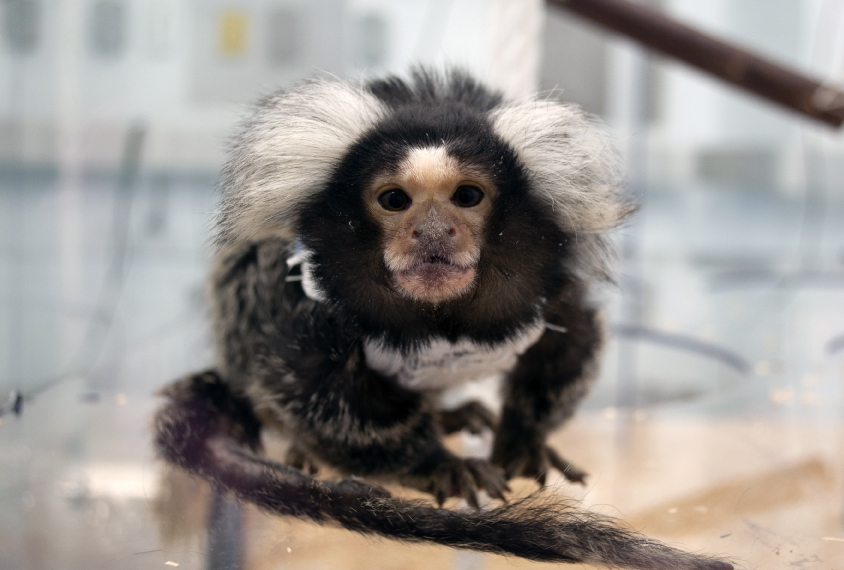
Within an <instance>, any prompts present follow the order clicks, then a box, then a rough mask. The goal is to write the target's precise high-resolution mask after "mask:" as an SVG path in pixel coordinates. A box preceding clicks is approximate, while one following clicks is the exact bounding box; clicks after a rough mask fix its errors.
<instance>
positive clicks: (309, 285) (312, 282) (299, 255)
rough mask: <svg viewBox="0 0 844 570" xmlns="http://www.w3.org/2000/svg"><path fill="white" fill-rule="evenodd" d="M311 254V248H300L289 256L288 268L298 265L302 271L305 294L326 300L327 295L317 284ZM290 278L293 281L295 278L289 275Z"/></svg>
mask: <svg viewBox="0 0 844 570" xmlns="http://www.w3.org/2000/svg"><path fill="white" fill-rule="evenodd" d="M311 255H312V252H311V251H310V250H307V249H299V250H298V251H296V253H294V254H293V255H291V256H290V257H288V258H287V270H288V272H289V271H290V270H291V269H293V268H294V267H296V266H297V265H298V266H299V267H300V269H301V271H302V278H301V279H300V280H299V281H301V283H302V290H303V291H304V292H305V296H307V297H308V298H309V299H313V300H314V301H321V302H324V301H325V300H326V299H327V296H326V295H325V293H323V292H322V289H320V288H319V285H317V282H316V279H314V274H313V268H312V267H311V261H310V257H311ZM288 280H289V281H293V280H294V279H292V278H290V277H288Z"/></svg>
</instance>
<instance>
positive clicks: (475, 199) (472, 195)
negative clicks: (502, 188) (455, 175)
mask: <svg viewBox="0 0 844 570" xmlns="http://www.w3.org/2000/svg"><path fill="white" fill-rule="evenodd" d="M451 199H452V200H454V203H455V204H457V205H458V206H460V207H461V208H471V207H472V206H477V205H478V204H480V203H481V200H483V199H484V193H483V192H482V191H481V189H480V188H478V187H477V186H470V185H469V184H464V185H463V186H459V187H458V188H457V191H456V192H455V193H454V196H452V197H451Z"/></svg>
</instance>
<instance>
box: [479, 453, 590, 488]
mask: <svg viewBox="0 0 844 570" xmlns="http://www.w3.org/2000/svg"><path fill="white" fill-rule="evenodd" d="M508 451H509V453H507V452H501V451H500V450H495V451H494V452H493V457H492V462H493V464H494V465H498V466H500V467H502V468H503V469H504V473H505V475H506V476H507V479H508V480H509V479H512V478H513V477H528V478H533V479H536V481H537V482H538V483H539V484H540V485H542V486H544V485H545V481H546V479H547V477H548V469H549V468H550V467H554V468H555V469H557V470H558V471H560V472H561V473H562V474H563V477H565V478H566V479H567V480H569V481H571V482H572V483H580V484H581V485H585V484H586V477H587V476H588V474H587V473H586V472H585V471H583V470H582V469H580V468H579V467H577V466H575V465H574V464H572V463H571V462H569V461H568V460H567V459H564V458H563V457H562V456H561V455H560V454H559V453H557V452H556V451H555V450H554V449H553V448H551V447H548V446H547V445H544V446H540V447H534V448H531V447H530V446H522V447H519V448H515V449H511V450H508Z"/></svg>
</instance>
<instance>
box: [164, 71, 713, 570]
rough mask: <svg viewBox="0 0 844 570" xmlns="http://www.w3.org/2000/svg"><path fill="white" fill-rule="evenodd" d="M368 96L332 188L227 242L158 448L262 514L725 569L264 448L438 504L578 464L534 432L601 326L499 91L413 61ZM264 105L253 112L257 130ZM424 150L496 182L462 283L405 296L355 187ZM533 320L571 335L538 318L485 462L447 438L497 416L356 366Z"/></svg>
mask: <svg viewBox="0 0 844 570" xmlns="http://www.w3.org/2000/svg"><path fill="white" fill-rule="evenodd" d="M368 89H369V92H370V93H371V94H372V95H374V96H375V97H376V98H377V99H378V100H379V101H380V102H381V104H383V105H384V106H385V108H386V109H388V110H389V112H388V113H387V114H386V115H385V116H384V117H383V118H381V119H380V120H379V121H378V122H377V123H375V124H374V125H373V126H372V127H371V128H369V129H367V130H366V131H365V132H363V134H362V135H361V136H360V137H359V138H358V139H357V140H356V141H355V142H354V143H353V144H351V146H350V147H349V148H348V149H347V151H346V153H345V155H344V156H343V157H342V159H341V160H339V161H338V162H337V163H336V164H334V165H326V168H331V169H332V170H331V173H330V176H329V177H328V181H327V182H326V183H325V184H324V185H321V186H320V187H318V188H317V189H316V190H314V191H313V192H311V194H310V196H309V197H308V198H307V199H304V200H301V201H300V202H298V206H297V209H296V219H295V223H294V227H293V228H291V229H292V231H291V232H287V233H286V234H284V232H281V233H280V234H277V235H274V236H270V237H262V238H259V239H241V240H240V241H239V242H237V241H236V240H235V239H234V238H233V237H232V236H231V234H227V235H226V240H227V241H226V242H225V248H224V249H223V250H222V251H221V252H220V253H219V255H218V259H217V263H216V271H215V273H214V275H213V278H212V288H211V289H212V296H213V300H214V307H215V322H216V334H217V339H218V345H219V352H220V362H219V367H218V370H217V371H213V372H207V373H204V374H201V375H197V376H196V377H192V378H187V379H184V380H181V381H179V382H177V383H175V384H173V385H172V386H170V387H169V388H167V389H166V390H165V392H164V395H165V396H166V397H168V399H169V402H168V403H167V404H166V405H165V407H164V408H163V409H162V410H161V411H160V412H159V413H158V415H157V418H156V433H157V436H156V437H157V445H158V449H159V453H160V455H161V456H162V457H163V458H164V459H166V460H167V461H169V462H172V463H174V464H177V465H180V466H182V467H184V468H186V469H187V470H189V471H191V472H192V473H195V474H197V475H199V476H202V477H204V478H205V479H207V480H209V481H211V482H212V483H215V484H217V485H219V486H221V487H222V488H224V489H227V490H230V491H232V492H233V493H235V494H236V495H237V496H239V497H241V498H243V499H244V500H248V501H251V502H254V503H256V504H257V505H259V506H260V507H262V508H264V509H266V510H269V511H271V512H275V513H278V514H285V515H292V516H298V517H302V518H308V519H311V520H314V521H317V522H325V521H334V522H336V523H339V524H340V525H341V526H343V527H345V528H349V529H351V530H355V531H358V532H366V533H375V534H380V535H382V536H388V537H393V538H401V539H403V540H430V541H434V542H438V543H441V544H446V545H451V546H460V547H464V548H472V549H475V550H481V551H489V552H501V553H510V554H516V555H518V556H522V557H525V558H529V559H533V560H548V561H559V562H586V563H590V564H601V565H607V566H623V567H629V568H641V569H645V568H648V569H651V568H660V569H662V568H664V569H666V570H668V569H669V568H677V567H683V568H690V569H691V568H695V569H697V568H701V569H702V568H712V569H716V568H717V569H726V568H729V564H726V563H724V562H721V561H718V560H714V559H710V558H705V557H700V556H696V555H692V554H689V553H686V552H682V551H679V550H676V549H673V548H670V547H667V546H665V545H662V544H660V543H657V542H654V541H650V540H648V539H646V538H644V537H642V536H641V535H638V534H636V533H635V532H632V531H629V530H627V529H624V528H622V527H621V526H619V525H618V524H617V523H616V522H614V521H612V520H610V519H608V518H606V517H601V516H598V515H594V514H590V513H586V512H583V511H580V510H577V509H576V508H575V507H573V506H572V505H569V504H567V503H565V502H560V501H558V500H555V499H553V498H551V497H550V496H547V495H544V494H539V495H536V496H533V497H531V498H529V499H527V500H524V501H520V502H516V503H513V504H509V505H505V506H503V507H500V508H497V509H493V510H491V511H461V512H452V511H446V510H441V509H432V508H429V507H425V506H422V505H418V504H413V503H408V502H404V501H401V500H398V499H394V498H391V497H390V496H389V494H388V493H387V492H386V491H384V490H383V489H380V488H378V487H374V486H371V485H368V484H366V483H363V482H361V481H358V480H356V479H344V480H342V481H339V482H321V481H317V480H315V479H313V478H312V477H310V476H308V475H306V474H305V473H303V472H302V471H300V470H299V469H296V468H293V467H290V466H285V465H281V464H277V463H274V462H270V461H267V460H264V459H261V458H260V457H258V456H257V455H256V453H257V452H258V451H259V432H260V426H261V425H262V423H272V424H275V425H276V426H277V427H281V428H282V429H283V430H285V431H286V432H287V433H290V434H292V435H294V436H295V445H294V447H293V448H292V450H291V453H290V455H289V456H288V457H289V460H290V462H292V463H294V464H296V465H299V466H304V465H306V464H307V465H314V464H319V463H324V464H329V465H331V466H333V467H335V468H337V469H339V470H341V471H344V472H346V473H349V474H354V475H364V476H365V475H392V476H394V477H396V478H397V479H398V480H399V481H400V482H402V483H404V484H406V485H412V486H415V487H417V488H419V489H422V490H425V491H429V492H431V493H432V494H434V495H435V496H436V497H437V499H438V500H439V501H440V502H442V500H444V499H445V497H447V496H449V495H458V496H463V497H464V498H466V499H467V500H468V501H469V502H470V504H477V497H476V490H478V489H481V490H485V491H487V492H488V493H489V494H490V495H491V496H494V497H500V498H503V491H504V490H505V489H506V482H505V477H504V476H505V475H506V477H507V478H509V477H514V476H519V475H526V476H534V477H537V478H539V479H540V481H542V482H544V478H545V474H546V473H547V471H548V469H549V468H550V467H551V466H554V467H557V468H559V469H561V470H564V471H565V474H566V476H567V477H569V479H571V480H575V481H577V480H579V481H582V480H583V477H584V476H585V474H584V473H582V472H580V471H579V470H577V469H576V468H575V467H573V466H571V465H570V464H569V463H568V462H567V461H565V460H564V459H562V458H561V457H559V456H558V455H557V454H556V452H554V451H553V450H551V449H549V448H547V447H546V445H545V440H546V437H547V435H548V433H549V432H550V431H551V430H553V429H555V428H556V427H559V426H560V425H561V424H562V423H563V422H564V421H565V420H566V419H568V418H569V417H570V416H571V415H572V413H573V412H574V409H575V407H576V405H577V404H578V402H579V401H580V400H581V399H582V397H583V396H584V394H585V393H586V390H587V389H588V386H589V384H590V381H591V378H592V376H593V374H592V368H593V367H594V365H595V360H596V357H597V353H598V351H599V349H600V345H601V334H600V327H599V326H598V323H597V318H596V312H595V310H594V309H593V308H592V307H591V306H590V305H589V304H588V303H587V301H586V295H587V290H588V285H589V284H588V283H586V282H585V281H584V279H583V277H582V276H581V275H580V274H579V273H578V272H577V271H576V270H575V267H576V265H577V263H578V259H577V255H578V253H577V249H576V244H577V243H578V236H576V235H574V233H573V230H571V229H567V228H565V227H563V226H562V225H561V224H560V221H559V220H560V217H559V215H557V214H555V213H553V212H551V211H550V209H549V208H548V206H547V204H546V203H544V202H543V201H542V200H541V199H540V197H539V196H540V194H539V193H538V189H537V188H536V187H535V185H536V182H535V180H534V179H533V178H532V177H531V173H530V172H528V170H527V168H526V166H525V163H524V161H523V160H522V158H521V157H520V156H519V154H518V150H517V149H516V148H514V147H513V146H511V145H510V144H509V143H507V142H506V141H505V140H503V139H502V138H501V137H500V136H499V135H498V134H497V133H496V130H495V128H494V124H493V122H492V120H491V118H490V112H491V111H493V110H494V109H496V108H497V107H498V106H499V105H501V104H502V103H503V98H502V97H501V95H500V94H498V93H495V92H492V91H489V90H487V89H485V88H483V87H482V86H480V85H479V84H477V83H476V82H474V81H473V80H472V79H471V78H469V77H468V76H466V75H465V74H460V73H451V74H448V75H447V76H445V77H442V78H441V77H438V76H436V75H435V74H431V73H427V72H418V73H417V74H416V75H415V76H414V77H413V79H412V80H411V81H410V82H405V81H402V80H399V79H396V78H388V79H385V80H381V81H376V82H373V83H371V84H369V85H368ZM274 100H275V99H273V98H270V99H268V100H267V102H265V105H266V106H271V105H272V101H274ZM261 112H262V111H260V110H259V115H258V116H257V118H255V119H252V122H250V123H249V124H250V125H254V124H259V123H260V120H261V115H260V113H261ZM266 131H267V132H271V129H267V130H266ZM260 132H263V131H260ZM255 136H256V135H251V134H250V135H243V136H242V137H241V139H240V140H241V141H249V140H252V139H254V137H255ZM267 136H269V135H267ZM250 137H251V138H250ZM243 144H246V142H244V143H243ZM432 145H434V146H443V147H445V149H446V151H447V153H448V154H449V155H450V156H451V157H454V158H455V159H456V160H457V161H458V162H459V163H461V164H463V165H465V166H470V167H473V168H475V169H480V170H482V171H483V172H485V173H487V175H488V176H489V177H490V178H491V179H492V181H493V182H494V184H495V187H496V189H497V193H496V195H495V199H494V201H493V203H492V213H491V214H490V216H489V218H488V220H487V223H486V225H485V229H484V232H485V234H484V236H483V239H482V244H483V247H482V252H481V257H480V261H479V263H478V266H477V271H476V280H475V284H474V286H473V289H472V290H471V292H470V293H469V294H467V295H465V296H462V297H459V298H456V299H452V300H449V301H445V302H442V303H440V304H437V305H434V304H429V303H424V302H421V301H414V300H411V299H408V298H406V297H402V296H400V295H398V294H396V292H395V291H394V288H393V287H394V286H393V284H392V281H391V277H390V274H389V271H388V269H387V267H386V265H385V262H384V258H383V243H382V242H383V239H384V236H383V235H382V231H381V228H380V226H379V225H378V223H376V221H375V220H374V219H372V218H371V217H370V214H368V212H367V209H366V206H365V203H364V200H363V190H364V189H365V188H367V187H368V185H369V184H370V183H371V182H372V181H373V180H374V178H375V177H376V176H378V175H379V174H383V173H385V172H387V173H389V172H391V171H393V170H395V169H396V168H397V167H398V165H399V164H400V163H401V161H402V160H403V159H404V158H405V157H406V156H407V154H408V152H409V151H410V150H411V149H413V148H417V147H425V146H432ZM242 160H244V158H243V156H241V155H236V156H235V158H233V161H242ZM256 168H257V167H255V168H253V166H249V169H252V170H249V171H250V172H252V171H255V169H256ZM244 169H245V167H244V168H240V166H239V165H238V164H234V165H229V167H227V172H228V173H229V174H227V176H228V177H229V179H230V180H238V176H239V174H237V173H239V172H241V171H243V170H244ZM246 170H248V169H246ZM244 200H245V198H244V197H238V198H237V200H232V201H230V202H228V205H227V206H226V208H228V209H226V210H224V211H225V212H226V213H227V214H226V215H231V216H234V215H236V214H237V213H238V212H237V208H238V207H241V208H242V207H243V204H244ZM267 218H268V219H271V218H272V213H269V214H268V215H267ZM238 223H240V222H238ZM220 224H221V226H222V227H224V228H226V230H227V231H229V230H230V229H231V228H235V227H238V226H237V224H236V223H230V222H228V221H227V220H226V219H223V220H221V222H220ZM291 234H292V235H295V236H296V237H297V238H298V240H300V242H301V243H302V244H303V245H304V246H305V247H306V248H307V249H308V250H309V251H310V252H312V255H311V257H310V260H309V262H310V264H311V267H312V269H313V276H314V278H315V279H316V282H317V284H318V286H319V289H320V290H321V291H322V292H323V294H324V296H325V297H326V300H322V301H318V300H315V299H312V298H310V297H308V296H307V295H306V294H305V291H304V289H303V286H302V283H301V281H300V279H301V278H302V274H301V272H299V269H298V267H297V268H295V273H294V272H292V271H291V268H290V267H288V264H287V261H286V260H287V259H288V258H289V257H290V256H291V255H293V254H294V253H295V248H296V246H295V244H294V242H293V241H292V238H291V237H290V235H291ZM581 239H583V238H581ZM538 319H539V320H540V321H541V320H545V321H547V322H549V323H552V324H554V325H557V326H558V327H565V328H566V329H567V332H566V333H560V332H556V331H552V330H546V331H545V332H544V334H542V336H541V337H540V338H539V340H538V341H537V342H536V343H535V344H534V345H533V346H531V347H530V348H529V349H528V350H527V351H526V352H525V353H524V354H522V355H521V356H520V357H519V358H518V362H517V364H516V365H515V367H514V368H513V369H512V370H510V371H509V374H508V375H507V378H506V381H505V385H504V400H505V404H504V408H503V410H502V412H501V417H500V420H499V421H498V422H497V425H495V428H496V429H495V431H496V437H495V444H494V450H493V455H492V458H491V462H488V461H485V460H480V459H462V458H458V457H456V456H454V455H453V454H451V453H450V452H448V451H447V450H446V449H445V448H444V447H443V445H442V443H441V441H440V436H441V435H442V433H443V431H454V429H457V428H459V425H455V423H454V422H455V421H457V420H460V418H463V419H465V420H466V421H467V422H469V421H470V420H472V417H473V416H474V417H475V420H474V421H476V422H480V424H477V425H487V426H489V425H493V424H495V422H494V421H493V420H492V419H491V416H490V415H489V413H488V412H484V411H482V410H479V409H477V408H472V409H468V408H467V409H466V410H465V411H464V412H461V413H463V414H464V415H462V416H461V415H460V414H457V415H451V416H449V415H444V414H442V413H440V412H439V411H438V410H436V409H435V408H434V405H433V402H434V401H433V398H432V394H429V393H425V392H417V391H413V390H410V389H408V388H406V387H404V386H402V385H400V384H399V382H398V381H397V380H396V378H393V377H387V376H383V375H381V374H379V373H378V372H376V371H374V370H372V369H370V368H369V367H368V366H367V364H366V356H365V343H366V342H367V341H373V340H378V341H381V342H382V343H383V344H384V345H386V346H389V347H393V348H395V349H400V350H402V351H404V354H408V353H411V352H412V351H414V350H416V349H418V348H420V347H422V346H424V345H425V343H426V342H428V341H430V340H431V339H434V338H440V339H446V340H448V341H451V342H455V341H458V340H466V339H468V340H471V341H474V342H475V343H476V344H477V345H480V346H494V345H496V343H501V342H504V341H507V340H508V339H511V338H513V337H514V336H516V335H517V334H519V333H521V332H523V331H525V330H527V329H528V328H529V327H531V326H532V325H533V326H535V325H536V322H537V320H538ZM259 418H260V419H259ZM449 422H451V423H449ZM470 425H471V424H470ZM477 425H476V427H477Z"/></svg>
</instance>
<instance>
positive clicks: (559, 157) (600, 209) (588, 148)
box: [490, 100, 635, 279]
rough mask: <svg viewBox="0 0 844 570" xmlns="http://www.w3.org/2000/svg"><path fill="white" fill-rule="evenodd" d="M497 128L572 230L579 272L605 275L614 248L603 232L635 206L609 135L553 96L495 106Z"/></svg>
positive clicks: (588, 275)
mask: <svg viewBox="0 0 844 570" xmlns="http://www.w3.org/2000/svg"><path fill="white" fill-rule="evenodd" d="M490 120H491V122H492V125H493V128H494V129H495V131H496V133H497V134H498V135H499V136H500V137H501V138H502V139H503V140H504V141H506V142H507V143H509V144H510V145H511V146H512V147H513V150H514V151H515V152H516V154H517V156H518V157H519V159H520V160H521V162H522V164H523V165H524V166H525V168H526V170H527V173H528V177H529V181H530V186H531V191H532V192H534V193H535V195H536V196H537V197H538V198H539V199H541V200H543V201H545V203H546V204H547V205H548V207H549V208H551V210H552V211H553V212H554V215H555V218H556V219H557V223H558V224H559V225H560V227H561V228H562V229H563V230H564V231H567V232H571V233H573V234H574V239H575V254H576V258H577V263H576V266H577V271H578V272H579V273H580V274H581V276H583V277H584V278H587V279H589V278H596V277H597V278H599V279H607V278H610V276H611V275H612V271H611V270H610V267H609V266H610V264H611V259H612V256H613V255H612V253H613V251H614V248H613V247H612V245H611V243H610V241H609V237H608V235H607V231H608V230H610V229H612V228H614V227H617V226H618V225H620V223H621V221H622V220H623V219H624V218H625V217H626V216H627V215H628V214H630V213H631V212H632V211H633V210H634V209H635V206H634V204H633V203H632V202H631V201H630V200H629V198H627V197H626V196H625V193H624V191H623V181H622V175H621V168H620V163H619V160H618V156H617V154H616V152H615V149H614V147H613V145H612V143H611V142H610V139H609V137H608V136H607V134H606V133H604V132H603V131H602V130H601V128H600V127H599V126H598V124H596V122H595V121H593V120H592V119H590V118H589V117H588V116H587V115H586V114H585V113H584V112H583V111H582V110H580V108H578V107H576V106H574V105H565V104H562V103H558V102H556V101H535V100H528V101H519V102H513V103H505V104H504V105H502V106H500V107H497V108H496V109H493V110H492V111H491V113H490Z"/></svg>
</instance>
